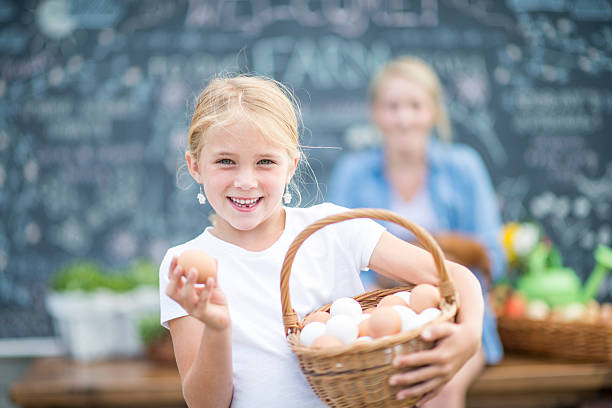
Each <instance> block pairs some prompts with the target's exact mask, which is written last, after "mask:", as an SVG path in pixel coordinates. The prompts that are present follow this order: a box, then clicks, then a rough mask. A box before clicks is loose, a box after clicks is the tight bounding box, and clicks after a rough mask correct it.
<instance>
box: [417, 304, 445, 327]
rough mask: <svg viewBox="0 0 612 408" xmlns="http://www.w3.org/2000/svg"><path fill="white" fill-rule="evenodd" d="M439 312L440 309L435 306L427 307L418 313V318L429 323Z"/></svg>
mask: <svg viewBox="0 0 612 408" xmlns="http://www.w3.org/2000/svg"><path fill="white" fill-rule="evenodd" d="M441 313H442V311H441V310H440V309H438V308H437V307H429V308H427V309H425V310H423V311H422V312H421V313H419V319H421V320H422V321H423V323H429V322H431V321H432V320H435V319H436V318H437V317H438V316H440V314H441Z"/></svg>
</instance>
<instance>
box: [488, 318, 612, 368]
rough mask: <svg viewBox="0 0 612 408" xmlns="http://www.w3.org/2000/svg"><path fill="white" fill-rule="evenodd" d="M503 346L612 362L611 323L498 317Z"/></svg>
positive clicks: (545, 353)
mask: <svg viewBox="0 0 612 408" xmlns="http://www.w3.org/2000/svg"><path fill="white" fill-rule="evenodd" d="M497 326H498V331H499V335H500V337H501V341H502V344H503V345H504V349H506V350H512V351H518V352H523V353H527V354H537V355H546V356H550V357H560V358H566V359H571V360H583V361H594V362H608V363H612V324H610V323H608V324H603V323H587V322H558V321H552V320H549V319H548V320H533V319H528V318H513V317H504V316H502V317H499V318H498V321H497Z"/></svg>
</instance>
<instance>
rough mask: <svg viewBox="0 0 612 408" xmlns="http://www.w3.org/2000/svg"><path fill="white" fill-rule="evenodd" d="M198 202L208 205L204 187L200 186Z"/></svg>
mask: <svg viewBox="0 0 612 408" xmlns="http://www.w3.org/2000/svg"><path fill="white" fill-rule="evenodd" d="M197 198H198V202H199V203H200V204H202V205H204V204H206V196H205V195H204V190H202V185H201V184H200V192H199V193H198V195H197Z"/></svg>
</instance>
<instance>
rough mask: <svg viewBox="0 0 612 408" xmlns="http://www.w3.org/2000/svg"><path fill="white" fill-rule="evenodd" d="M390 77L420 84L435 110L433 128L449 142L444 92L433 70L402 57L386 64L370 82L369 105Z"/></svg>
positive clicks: (422, 63) (414, 59)
mask: <svg viewBox="0 0 612 408" xmlns="http://www.w3.org/2000/svg"><path fill="white" fill-rule="evenodd" d="M390 77H402V78H406V79H408V80H411V81H414V82H416V83H418V84H421V85H422V86H423V87H424V88H425V89H426V90H427V92H428V93H429V95H430V96H431V99H432V100H433V102H434V106H435V110H436V120H435V126H436V130H437V132H438V137H439V138H440V139H442V140H446V141H450V140H451V138H452V133H451V127H450V122H449V120H448V114H447V112H446V106H445V104H444V91H443V88H442V83H441V82H440V78H439V77H438V75H437V74H436V72H435V71H434V70H433V68H432V67H431V66H430V65H429V64H427V63H426V62H425V61H423V60H422V59H420V58H417V57H411V56H403V57H397V58H395V59H392V60H391V61H389V62H387V63H386V64H385V65H384V66H383V67H382V68H381V69H380V70H379V71H378V72H377V73H376V74H375V75H374V78H373V79H372V81H371V82H370V88H369V94H370V104H371V105H373V104H374V103H375V102H376V99H377V98H378V93H379V91H380V87H381V85H382V83H383V81H384V80H385V79H387V78H390Z"/></svg>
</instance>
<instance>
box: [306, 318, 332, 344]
mask: <svg viewBox="0 0 612 408" xmlns="http://www.w3.org/2000/svg"><path fill="white" fill-rule="evenodd" d="M325 331H326V326H325V324H323V323H321V322H312V323H308V324H307V325H306V326H304V328H303V329H302V331H301V332H300V342H302V344H305V345H307V346H310V345H311V344H312V342H313V341H315V339H316V338H317V337H319V336H322V335H324V334H325Z"/></svg>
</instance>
